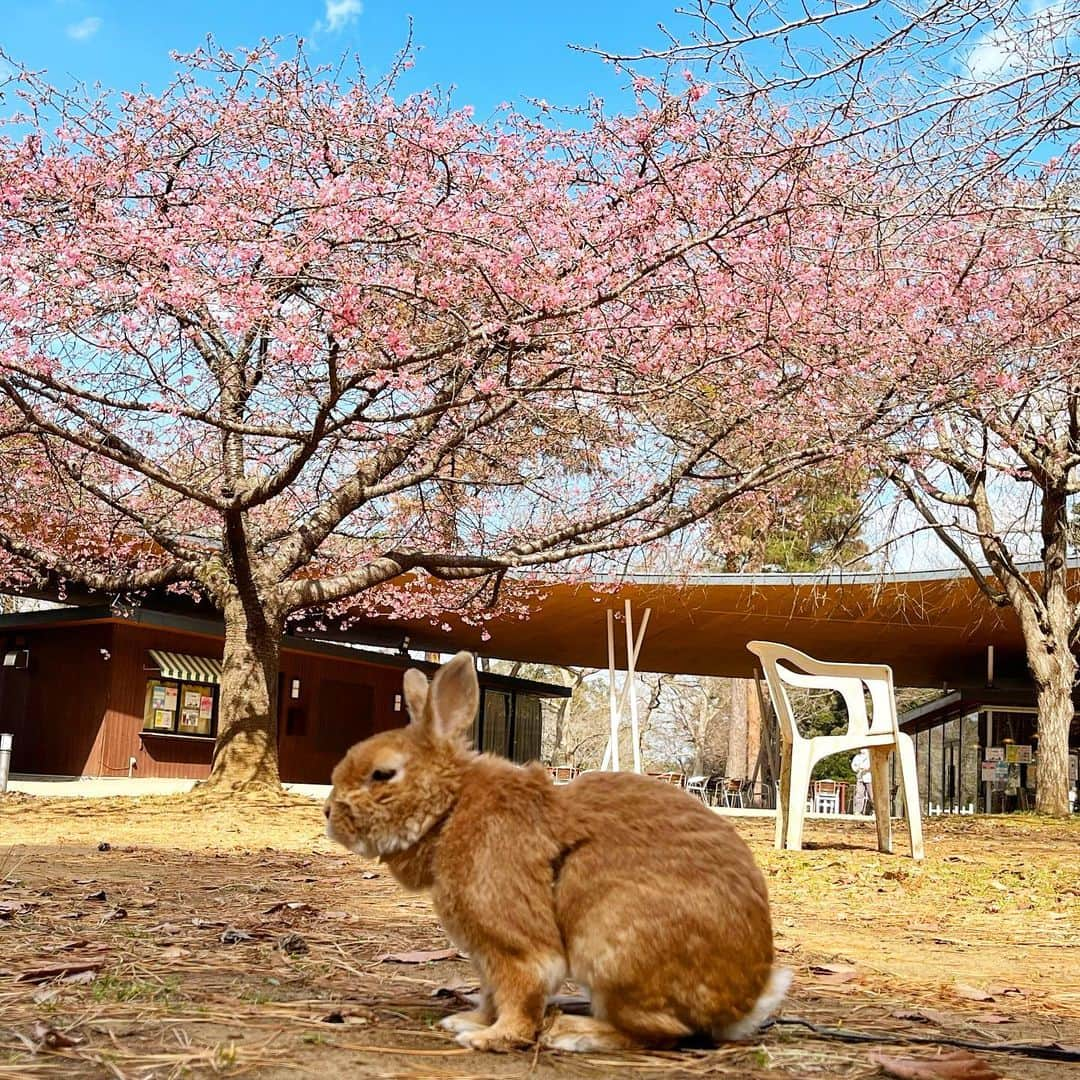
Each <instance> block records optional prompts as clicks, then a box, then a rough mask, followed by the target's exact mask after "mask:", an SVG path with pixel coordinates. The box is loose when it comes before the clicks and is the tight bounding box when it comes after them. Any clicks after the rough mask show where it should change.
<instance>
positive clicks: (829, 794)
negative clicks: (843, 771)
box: [813, 780, 840, 814]
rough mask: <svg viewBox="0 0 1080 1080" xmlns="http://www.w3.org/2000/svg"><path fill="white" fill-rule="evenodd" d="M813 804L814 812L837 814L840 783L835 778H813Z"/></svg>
mask: <svg viewBox="0 0 1080 1080" xmlns="http://www.w3.org/2000/svg"><path fill="white" fill-rule="evenodd" d="M813 806H814V813H815V814H839V813H840V785H839V784H838V783H837V782H836V781H835V780H815V781H814V799H813Z"/></svg>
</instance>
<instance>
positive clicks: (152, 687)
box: [143, 679, 217, 738]
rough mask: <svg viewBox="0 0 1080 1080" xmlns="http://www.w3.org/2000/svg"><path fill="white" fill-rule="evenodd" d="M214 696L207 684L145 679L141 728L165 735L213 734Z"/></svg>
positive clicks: (207, 735)
mask: <svg viewBox="0 0 1080 1080" xmlns="http://www.w3.org/2000/svg"><path fill="white" fill-rule="evenodd" d="M216 715H217V695H216V694H215V692H214V687H213V685H212V684H210V683H194V682H182V681H181V680H179V679H149V680H147V683H146V703H145V705H144V708H143V731H157V732H160V733H162V734H167V735H201V736H205V737H207V738H209V737H210V736H211V735H212V734H213V730H214V720H215V718H216Z"/></svg>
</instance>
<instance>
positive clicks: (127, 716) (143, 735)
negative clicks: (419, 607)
mask: <svg viewBox="0 0 1080 1080" xmlns="http://www.w3.org/2000/svg"><path fill="white" fill-rule="evenodd" d="M221 651H222V627H221V624H220V623H219V622H215V621H213V620H210V619H197V618H191V617H187V616H182V615H174V614H166V613H162V612H158V611H150V610H146V609H136V610H133V611H131V610H128V611H124V610H120V609H117V608H113V607H107V606H106V607H94V608H86V607H82V608H64V609H58V610H50V611H40V612H30V613H24V614H16V615H4V616H0V730H2V731H5V732H11V733H13V734H14V737H15V738H14V745H13V752H12V761H11V771H12V772H14V773H23V774H37V775H49V776H100V777H109V776H126V775H131V776H135V777H184V778H193V779H199V778H202V777H205V776H206V775H208V773H209V771H210V761H211V755H212V752H213V746H214V736H215V734H216V731H217V710H218V684H219V682H220V674H221ZM407 667H420V668H425V667H429V668H434V667H435V665H434V664H430V665H428V664H424V663H421V662H417V661H415V660H412V659H410V658H409V657H407V656H399V655H391V654H388V653H380V652H376V651H370V650H363V649H360V648H353V647H349V646H346V645H333V644H327V643H325V642H319V641H312V640H307V639H300V638H292V637H286V638H285V639H284V641H283V644H282V652H281V674H280V677H279V684H278V718H279V720H278V738H279V752H280V763H281V778H282V780H283V781H286V782H292V783H311V784H325V783H328V782H329V777H330V772H331V770H332V769H333V767H334V765H335V764H336V763H337V761H338V760H339V759H340V757H341V756H342V754H343V753H344V752H345V750H347V749H348V747H350V746H351V745H352V744H353V743H354V742H357V741H358V740H360V739H363V738H366V737H367V736H368V735H371V734H374V733H375V732H377V731H384V730H386V729H388V728H393V727H398V726H400V725H402V724H403V723H404V722H405V719H406V716H405V712H404V705H403V700H402V692H401V679H402V673H403V671H404V670H405V668H407ZM478 675H479V678H480V686H481V703H480V712H479V715H478V717H477V724H476V727H475V728H474V732H473V736H474V738H475V739H476V741H477V743H478V745H480V746H481V747H482V748H483V749H485V750H490V751H492V752H494V753H499V754H504V755H506V756H508V757H511V758H513V759H514V760H517V761H527V760H531V759H533V758H537V757H539V755H540V737H541V699H542V698H544V697H567V696H569V693H570V691H569V690H568V689H567V688H565V687H561V686H554V685H549V684H546V683H538V682H532V681H529V680H525V679H517V678H510V677H508V676H502V675H496V674H492V673H489V672H484V671H480V672H478Z"/></svg>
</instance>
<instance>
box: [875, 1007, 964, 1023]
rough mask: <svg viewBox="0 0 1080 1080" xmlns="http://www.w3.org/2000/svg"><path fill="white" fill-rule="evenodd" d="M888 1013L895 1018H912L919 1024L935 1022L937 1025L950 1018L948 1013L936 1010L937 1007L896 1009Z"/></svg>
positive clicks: (946, 1021)
mask: <svg viewBox="0 0 1080 1080" xmlns="http://www.w3.org/2000/svg"><path fill="white" fill-rule="evenodd" d="M889 1015H890V1016H895V1017H896V1019H897V1020H914V1021H915V1022H916V1023H920V1024H937V1025H939V1026H941V1025H944V1024H947V1023H948V1022H949V1021H950V1019H951V1017H950V1016H949V1014H948V1013H943V1012H938V1011H937V1009H911V1010H908V1009H897V1010H896V1012H894V1013H890V1014H889Z"/></svg>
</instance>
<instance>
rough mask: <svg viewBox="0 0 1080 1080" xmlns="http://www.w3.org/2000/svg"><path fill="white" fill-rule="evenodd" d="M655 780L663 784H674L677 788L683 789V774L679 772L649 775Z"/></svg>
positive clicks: (652, 773)
mask: <svg viewBox="0 0 1080 1080" xmlns="http://www.w3.org/2000/svg"><path fill="white" fill-rule="evenodd" d="M649 776H651V777H652V778H653V779H654V780H659V781H660V782H661V783H662V784H674V785H676V786H677V787H682V783H683V774H682V773H678V772H651V773H649Z"/></svg>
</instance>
